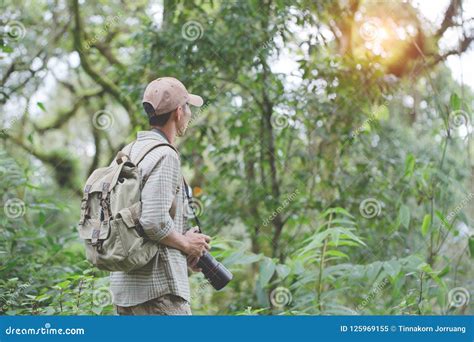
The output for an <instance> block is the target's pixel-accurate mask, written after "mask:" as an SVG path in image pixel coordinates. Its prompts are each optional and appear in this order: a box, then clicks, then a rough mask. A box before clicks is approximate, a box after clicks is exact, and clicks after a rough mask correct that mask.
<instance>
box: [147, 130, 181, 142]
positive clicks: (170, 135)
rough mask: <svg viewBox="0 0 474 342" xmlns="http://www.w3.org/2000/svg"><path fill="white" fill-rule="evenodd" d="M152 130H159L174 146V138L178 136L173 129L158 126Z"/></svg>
mask: <svg viewBox="0 0 474 342" xmlns="http://www.w3.org/2000/svg"><path fill="white" fill-rule="evenodd" d="M151 128H154V129H157V130H159V131H160V132H161V133H163V134H164V135H165V136H166V138H167V139H168V142H169V143H170V144H171V145H173V144H174V137H175V136H176V132H175V130H174V129H173V127H167V126H165V127H158V126H152V127H151Z"/></svg>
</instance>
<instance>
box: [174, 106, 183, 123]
mask: <svg viewBox="0 0 474 342" xmlns="http://www.w3.org/2000/svg"><path fill="white" fill-rule="evenodd" d="M174 115H175V119H176V121H181V119H182V118H183V107H182V106H179V107H178V108H176V109H175V111H174Z"/></svg>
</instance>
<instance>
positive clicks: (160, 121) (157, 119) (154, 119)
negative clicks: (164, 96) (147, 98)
mask: <svg viewBox="0 0 474 342" xmlns="http://www.w3.org/2000/svg"><path fill="white" fill-rule="evenodd" d="M143 109H145V112H146V113H147V115H148V122H149V124H150V125H151V126H159V127H163V126H164V125H166V123H167V122H168V120H169V119H170V117H171V114H172V113H173V112H169V113H164V114H160V115H155V108H153V106H152V105H151V103H149V102H143Z"/></svg>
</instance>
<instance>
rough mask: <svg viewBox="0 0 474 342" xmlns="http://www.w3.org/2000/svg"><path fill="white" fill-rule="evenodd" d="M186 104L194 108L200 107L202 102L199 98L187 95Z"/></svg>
mask: <svg viewBox="0 0 474 342" xmlns="http://www.w3.org/2000/svg"><path fill="white" fill-rule="evenodd" d="M188 103H189V104H190V105H193V106H195V107H201V106H202V104H203V103H204V100H203V99H202V97H201V96H198V95H194V94H189V100H188Z"/></svg>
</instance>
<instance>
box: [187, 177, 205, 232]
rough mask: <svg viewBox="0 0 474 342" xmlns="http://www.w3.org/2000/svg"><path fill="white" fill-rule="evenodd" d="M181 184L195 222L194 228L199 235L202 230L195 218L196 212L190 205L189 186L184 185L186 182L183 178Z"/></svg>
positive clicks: (197, 219)
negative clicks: (195, 227) (197, 230)
mask: <svg viewBox="0 0 474 342" xmlns="http://www.w3.org/2000/svg"><path fill="white" fill-rule="evenodd" d="M183 183H184V192H185V193H186V197H187V199H188V206H189V208H190V209H191V212H192V213H193V216H194V221H195V222H196V226H197V227H198V229H199V233H202V230H201V222H199V218H198V217H197V215H196V212H195V211H194V208H193V206H192V205H191V202H192V197H191V195H190V194H189V186H188V183H186V180H185V179H184V177H183Z"/></svg>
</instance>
